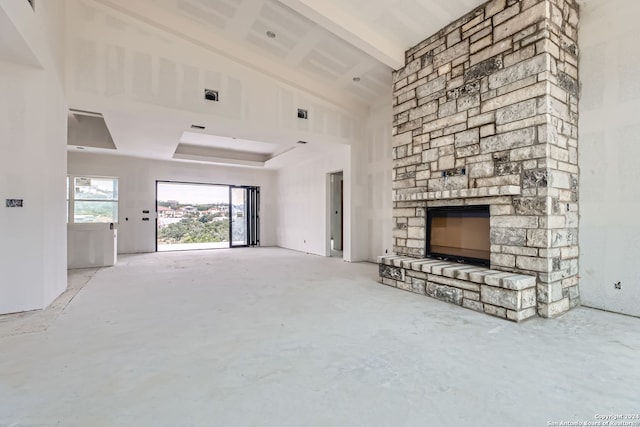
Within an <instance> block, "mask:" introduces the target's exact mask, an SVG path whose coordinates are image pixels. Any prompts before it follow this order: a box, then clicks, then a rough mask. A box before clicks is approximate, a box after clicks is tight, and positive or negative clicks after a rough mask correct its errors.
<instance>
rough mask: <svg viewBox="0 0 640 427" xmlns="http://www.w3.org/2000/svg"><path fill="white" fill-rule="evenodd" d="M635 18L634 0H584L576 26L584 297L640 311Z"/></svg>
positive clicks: (639, 96) (639, 65)
mask: <svg viewBox="0 0 640 427" xmlns="http://www.w3.org/2000/svg"><path fill="white" fill-rule="evenodd" d="M638 16H640V3H638V2H636V1H626V0H589V1H586V2H584V3H583V5H582V8H581V16H580V31H579V42H580V52H581V54H580V80H581V82H582V94H581V98H580V124H579V129H580V139H579V162H580V171H581V178H580V212H581V216H580V276H581V278H580V289H581V298H582V303H583V304H584V305H587V306H590V307H596V308H601V309H605V310H611V311H616V312H620V313H625V314H630V315H634V316H640V281H639V280H638V272H637V271H636V270H635V267H634V265H635V264H636V263H637V262H638V258H640V226H639V225H638V212H640V190H639V189H638V182H639V181H640V168H638V159H639V158H640V116H639V115H638V111H640V83H639V80H638V76H639V75H640V45H638V41H637V39H638V37H637V35H638V20H637V18H638ZM616 284H619V285H617V286H616Z"/></svg>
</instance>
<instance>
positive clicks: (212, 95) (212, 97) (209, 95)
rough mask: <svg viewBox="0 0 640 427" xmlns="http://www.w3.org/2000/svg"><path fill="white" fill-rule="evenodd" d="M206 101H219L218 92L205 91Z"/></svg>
mask: <svg viewBox="0 0 640 427" xmlns="http://www.w3.org/2000/svg"><path fill="white" fill-rule="evenodd" d="M204 99H206V100H207V101H216V102H217V101H218V100H219V97H218V91H217V90H213V89H205V90H204Z"/></svg>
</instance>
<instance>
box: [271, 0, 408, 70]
mask: <svg viewBox="0 0 640 427" xmlns="http://www.w3.org/2000/svg"><path fill="white" fill-rule="evenodd" d="M278 1H279V2H280V3H282V4H284V5H286V6H288V7H290V8H291V9H293V10H295V11H296V12H298V13H299V14H301V15H303V16H305V17H306V18H307V19H310V20H311V21H313V22H315V23H317V24H318V25H320V26H322V27H324V28H325V29H326V30H328V31H330V32H332V33H333V34H335V35H336V36H338V37H340V38H341V39H343V40H344V41H346V42H347V43H350V44H351V45H353V46H355V47H357V48H358V49H360V50H362V51H363V52H365V53H366V54H368V55H370V56H372V57H374V58H375V59H377V60H378V61H380V62H382V63H383V64H385V65H387V66H389V67H391V68H393V69H394V70H397V69H399V68H402V67H404V63H405V56H404V53H405V50H406V47H405V46H402V45H400V44H398V43H395V42H393V41H391V40H389V39H387V38H386V37H384V36H383V35H382V34H381V33H379V32H377V31H376V30H375V28H371V27H369V26H367V25H365V24H364V23H363V22H362V21H360V20H358V19H357V18H356V17H354V16H353V15H352V14H349V13H347V12H346V11H345V10H344V9H342V8H341V7H340V6H337V5H336V3H334V2H331V1H327V0H278Z"/></svg>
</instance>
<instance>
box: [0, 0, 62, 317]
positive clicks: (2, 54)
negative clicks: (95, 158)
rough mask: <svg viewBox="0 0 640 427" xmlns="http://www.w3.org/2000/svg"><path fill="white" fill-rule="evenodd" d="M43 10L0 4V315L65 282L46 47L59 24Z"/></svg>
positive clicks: (56, 89) (58, 127)
mask: <svg viewBox="0 0 640 427" xmlns="http://www.w3.org/2000/svg"><path fill="white" fill-rule="evenodd" d="M48 8H49V5H45V4H43V5H42V7H40V8H38V10H37V11H36V12H34V11H33V10H32V9H31V7H30V6H29V4H28V3H27V2H26V1H21V0H7V1H3V2H1V3H0V22H1V25H2V30H1V31H2V38H1V39H0V170H1V171H2V172H1V173H0V200H1V202H2V203H1V204H0V236H2V244H1V245H0V271H1V272H2V277H1V278H0V314H2V313H12V312H20V311H27V310H34V309H41V308H44V307H46V306H47V305H49V304H50V303H51V302H52V301H53V300H54V299H55V298H56V297H57V296H58V295H60V294H61V293H62V292H63V291H64V290H65V289H66V286H67V283H66V282H67V280H66V279H67V276H66V252H65V251H64V247H65V246H66V226H65V174H66V135H67V133H66V129H67V128H66V121H67V117H66V111H67V107H66V102H65V99H64V97H63V93H62V85H61V82H60V79H59V76H58V72H57V68H56V65H55V64H56V61H54V55H55V52H56V50H55V49H52V48H51V44H50V43H51V41H52V40H55V39H59V34H57V33H54V32H59V31H60V28H61V27H60V25H59V23H56V22H55V21H56V17H55V15H53V14H51V13H49V12H50V10H49V9H48ZM45 27H46V28H48V30H47V33H46V34H45V32H43V28H45ZM16 42H17V44H15V43H16ZM7 43H8V44H10V45H8V46H7ZM16 46H19V47H20V49H22V50H23V51H22V52H16V51H15V47H16ZM5 199H22V200H23V207H21V208H18V207H16V208H9V207H5Z"/></svg>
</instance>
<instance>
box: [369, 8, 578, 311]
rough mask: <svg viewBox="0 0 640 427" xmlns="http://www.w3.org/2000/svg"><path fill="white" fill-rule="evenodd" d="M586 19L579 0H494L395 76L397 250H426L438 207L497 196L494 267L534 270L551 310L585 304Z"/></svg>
mask: <svg viewBox="0 0 640 427" xmlns="http://www.w3.org/2000/svg"><path fill="white" fill-rule="evenodd" d="M577 25H578V5H577V3H576V1H575V0H520V1H516V0H493V1H490V2H488V3H486V4H485V5H484V6H481V7H479V8H478V9H476V10H474V11H472V12H471V13H469V14H468V15H466V16H465V17H463V18H461V19H459V20H458V21H456V22H454V23H452V24H450V25H449V26H447V27H446V28H444V29H443V30H441V31H440V32H438V33H437V34H435V35H434V36H432V37H430V38H428V39H427V40H425V41H423V42H422V43H420V44H418V45H417V46H415V47H414V48H412V49H410V50H409V51H407V52H406V66H405V67H404V68H402V69H400V70H398V71H396V72H395V73H394V97H393V106H394V107H393V108H394V127H393V147H394V148H393V158H394V160H393V167H394V170H393V172H394V173H393V198H394V221H395V229H394V252H395V254H396V255H397V256H404V257H412V258H420V259H422V258H424V257H425V250H426V249H425V238H426V233H425V231H426V230H425V220H426V219H425V212H426V209H428V208H429V207H432V206H445V205H490V215H491V219H490V225H491V232H490V238H491V269H492V270H496V271H503V272H512V273H517V274H522V275H528V276H531V277H534V278H535V289H536V298H535V307H536V311H537V313H538V314H539V315H540V316H543V317H553V316H555V315H558V314H560V313H563V312H566V311H567V310H569V309H570V308H571V307H574V306H576V305H578V304H579V292H578V277H577V274H578V175H579V173H578V172H579V171H578V150H577V138H578V128H577V123H578V92H579V85H578V69H577V67H578V47H577V42H576V40H577ZM381 261H382V263H381V265H385V264H384V260H381ZM383 270H384V271H387V272H388V269H386V270H385V269H383V268H382V267H381V270H380V271H381V279H384V278H385V276H384V271H383ZM409 270H411V269H409ZM403 274H404V273H403ZM430 274H431V273H430ZM387 279H391V278H389V277H387ZM427 282H428V281H427ZM434 283H435V282H434ZM426 286H427V287H428V286H429V285H428V283H427V284H426ZM443 286H444V285H443ZM443 289H444V288H443ZM444 291H446V289H444ZM444 291H443V292H444ZM441 293H442V292H441ZM445 293H446V292H445ZM432 296H436V297H437V295H435V294H434V295H432ZM442 299H445V300H450V298H442ZM527 301H528V300H527ZM450 302H451V301H450ZM484 304H485V302H483V301H480V305H476V307H475V308H476V309H478V310H481V311H485V312H489V313H490V314H495V315H499V316H503V317H506V312H503V311H499V312H492V311H495V310H493V309H491V308H490V309H489V310H486V309H485V308H484ZM487 304H488V303H487ZM489 305H491V304H489ZM472 308H473V307H472ZM516 320H517V319H516Z"/></svg>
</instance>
